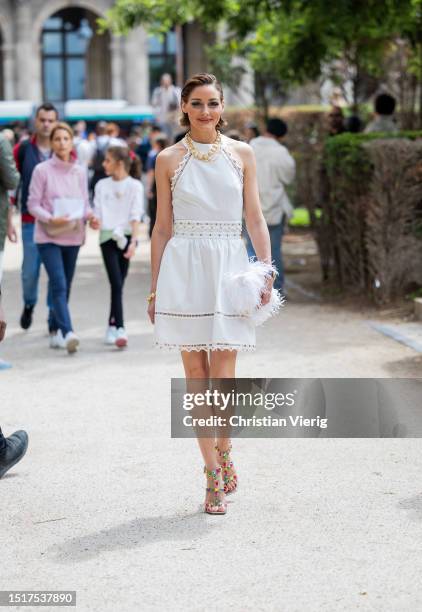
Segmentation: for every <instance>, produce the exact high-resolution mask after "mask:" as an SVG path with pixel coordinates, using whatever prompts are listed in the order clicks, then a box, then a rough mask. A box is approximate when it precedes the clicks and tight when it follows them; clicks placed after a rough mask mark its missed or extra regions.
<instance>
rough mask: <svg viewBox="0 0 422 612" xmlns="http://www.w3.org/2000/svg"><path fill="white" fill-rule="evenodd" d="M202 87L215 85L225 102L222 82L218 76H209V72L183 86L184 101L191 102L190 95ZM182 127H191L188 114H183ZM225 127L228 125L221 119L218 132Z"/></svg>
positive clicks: (197, 76)
mask: <svg viewBox="0 0 422 612" xmlns="http://www.w3.org/2000/svg"><path fill="white" fill-rule="evenodd" d="M202 85H213V86H214V87H215V88H216V90H217V91H218V93H219V94H220V100H221V102H223V100H224V94H223V87H222V86H221V83H220V81H219V80H218V79H217V77H216V76H214V75H213V74H208V73H207V72H200V73H199V74H195V75H194V76H192V77H190V79H188V80H187V81H186V83H185V84H184V86H183V89H182V93H181V94H180V96H181V98H182V101H183V102H185V103H187V102H188V101H189V98H190V95H191V93H192V92H193V90H194V89H195V88H196V87H202ZM180 125H182V126H183V127H189V126H190V121H189V116H188V114H187V113H183V112H182V118H181V119H180ZM225 125H227V124H226V122H225V121H224V119H223V118H222V117H220V120H219V122H218V123H217V125H216V126H215V127H216V128H217V130H219V129H221V128H222V127H224V126H225Z"/></svg>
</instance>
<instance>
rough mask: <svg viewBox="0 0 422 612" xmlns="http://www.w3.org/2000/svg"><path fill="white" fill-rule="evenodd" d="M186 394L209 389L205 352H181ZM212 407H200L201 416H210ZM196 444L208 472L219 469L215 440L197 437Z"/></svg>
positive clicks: (206, 355)
mask: <svg viewBox="0 0 422 612" xmlns="http://www.w3.org/2000/svg"><path fill="white" fill-rule="evenodd" d="M182 360H183V367H184V368H185V376H186V388H187V392H188V393H203V392H204V391H206V389H208V387H209V363H208V354H207V352H206V351H192V352H189V351H182ZM212 415H213V409H212V406H209V407H206V406H204V407H202V408H201V416H204V417H206V416H212ZM198 444H199V448H200V451H201V453H202V456H203V458H204V463H205V465H206V466H207V468H208V469H209V470H215V469H216V468H217V467H219V464H218V462H217V459H216V456H215V450H214V446H215V439H214V438H201V437H198Z"/></svg>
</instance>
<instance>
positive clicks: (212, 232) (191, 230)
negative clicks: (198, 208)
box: [173, 219, 242, 238]
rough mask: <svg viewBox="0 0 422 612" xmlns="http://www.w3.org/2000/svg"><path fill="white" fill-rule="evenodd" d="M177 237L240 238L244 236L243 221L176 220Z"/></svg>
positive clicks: (175, 233) (174, 228)
mask: <svg viewBox="0 0 422 612" xmlns="http://www.w3.org/2000/svg"><path fill="white" fill-rule="evenodd" d="M173 233H174V235H175V236H187V237H191V238H240V237H241V235H242V223H241V221H194V220H190V219H176V220H175V221H174V222H173Z"/></svg>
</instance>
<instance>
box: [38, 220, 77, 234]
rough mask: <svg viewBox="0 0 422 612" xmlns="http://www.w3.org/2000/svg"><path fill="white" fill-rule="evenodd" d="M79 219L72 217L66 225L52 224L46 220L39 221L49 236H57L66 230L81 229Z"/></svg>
mask: <svg viewBox="0 0 422 612" xmlns="http://www.w3.org/2000/svg"><path fill="white" fill-rule="evenodd" d="M79 221H80V219H72V220H71V221H68V222H67V223H66V224H65V225H58V226H55V225H50V224H49V223H45V221H38V223H39V224H40V225H41V227H42V229H43V230H44V231H45V233H46V234H47V235H48V236H51V237H52V238H55V237H56V236H60V235H61V234H65V233H66V232H76V231H77V230H78V229H79Z"/></svg>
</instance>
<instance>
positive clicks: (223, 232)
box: [154, 136, 255, 351]
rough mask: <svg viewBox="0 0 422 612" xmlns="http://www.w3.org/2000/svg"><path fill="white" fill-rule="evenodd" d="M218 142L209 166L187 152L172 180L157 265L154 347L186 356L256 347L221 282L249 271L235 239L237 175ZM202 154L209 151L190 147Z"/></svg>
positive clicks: (239, 199)
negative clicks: (167, 227) (169, 222)
mask: <svg viewBox="0 0 422 612" xmlns="http://www.w3.org/2000/svg"><path fill="white" fill-rule="evenodd" d="M228 140H229V139H228V138H227V137H225V136H222V142H221V147H220V150H219V151H218V153H217V154H216V155H215V156H214V157H213V158H212V160H211V161H202V160H198V159H196V158H194V157H193V156H192V154H191V153H190V151H189V150H188V149H187V145H186V142H185V141H184V140H182V143H183V144H184V145H185V147H186V149H187V151H186V154H185V156H184V157H183V159H182V161H181V162H180V164H179V167H178V168H177V170H176V172H175V174H174V176H173V178H172V180H171V190H172V205H173V236H172V238H171V239H170V240H169V242H168V243H167V245H166V247H165V249H164V253H163V257H162V259H161V264H160V271H159V275H158V281H157V291H156V294H157V296H156V300H155V330H154V334H155V344H156V346H157V347H159V348H163V349H169V350H172V349H176V350H186V351H200V350H237V351H250V350H254V348H255V327H254V325H253V324H252V323H251V321H250V320H249V318H248V317H245V316H244V315H237V314H235V313H233V309H232V307H231V305H230V302H229V300H228V298H227V296H226V295H225V291H224V286H223V276H224V275H225V274H226V273H229V274H231V273H236V272H241V271H243V270H245V269H246V268H247V266H248V256H247V252H246V248H245V245H244V242H243V240H242V238H241V232H242V212H243V170H242V168H241V166H240V164H239V162H237V160H236V159H235V158H234V157H233V156H232V155H231V153H230V150H229V148H228ZM194 144H195V147H196V148H197V149H198V150H200V151H201V152H204V153H206V152H207V151H208V150H209V148H210V147H211V146H212V145H209V144H203V143H197V142H195V141H194Z"/></svg>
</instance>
